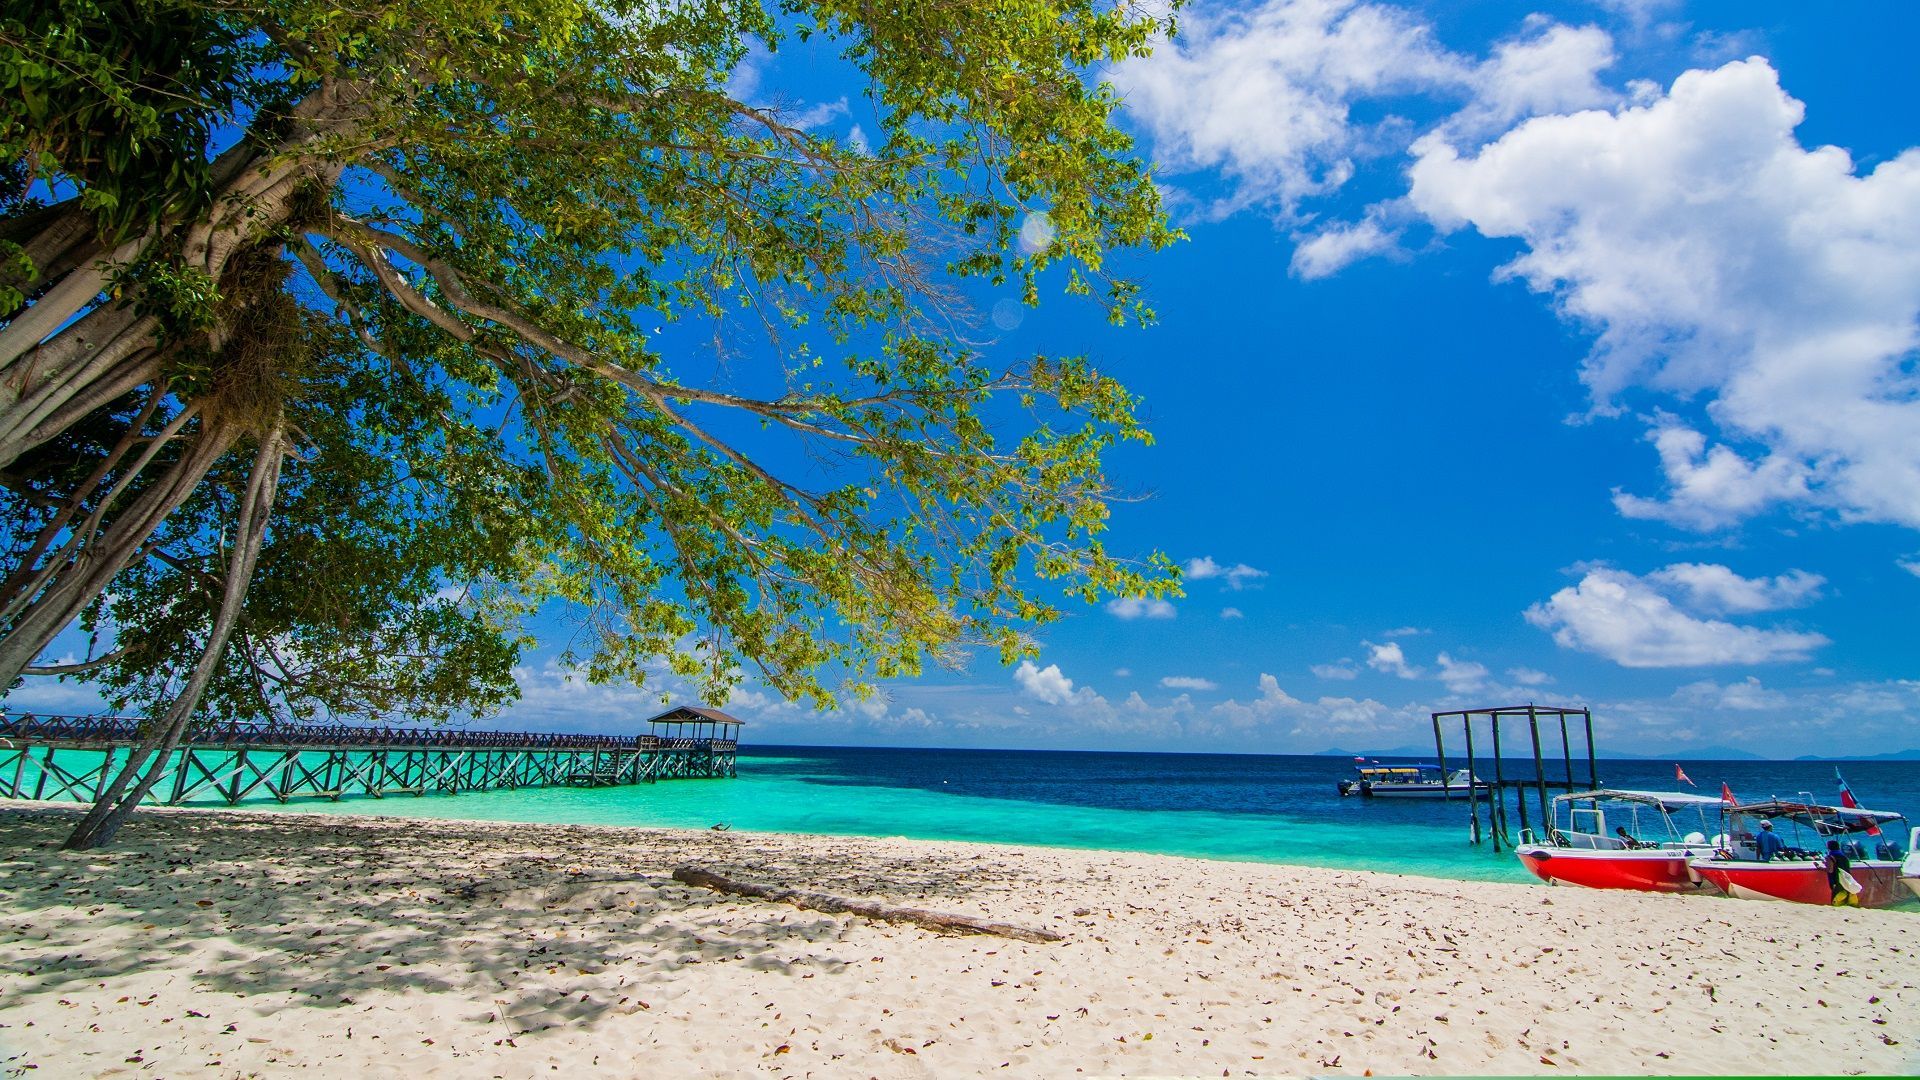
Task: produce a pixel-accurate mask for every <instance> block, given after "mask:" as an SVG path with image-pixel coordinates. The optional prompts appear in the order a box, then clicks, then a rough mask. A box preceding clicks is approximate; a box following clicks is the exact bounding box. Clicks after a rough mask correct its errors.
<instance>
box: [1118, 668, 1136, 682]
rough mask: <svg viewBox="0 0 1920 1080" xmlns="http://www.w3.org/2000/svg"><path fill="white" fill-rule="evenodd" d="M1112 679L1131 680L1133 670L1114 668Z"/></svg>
mask: <svg viewBox="0 0 1920 1080" xmlns="http://www.w3.org/2000/svg"><path fill="white" fill-rule="evenodd" d="M1113 677H1114V678H1116V679H1128V678H1132V677H1133V669H1132V668H1123V667H1122V668H1114V669H1113Z"/></svg>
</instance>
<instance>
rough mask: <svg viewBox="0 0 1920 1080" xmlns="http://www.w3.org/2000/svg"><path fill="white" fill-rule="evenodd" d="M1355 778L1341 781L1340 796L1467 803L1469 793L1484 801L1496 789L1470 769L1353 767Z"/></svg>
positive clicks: (1429, 766) (1434, 766)
mask: <svg viewBox="0 0 1920 1080" xmlns="http://www.w3.org/2000/svg"><path fill="white" fill-rule="evenodd" d="M1353 771H1354V774H1355V775H1354V776H1352V777H1350V778H1348V779H1345V780H1342V781H1340V794H1342V795H1365V796H1369V797H1371V798H1376V799H1464V798H1466V797H1467V793H1468V792H1471V791H1473V790H1475V789H1476V788H1477V789H1478V790H1479V791H1480V793H1481V795H1482V796H1483V797H1484V796H1485V795H1486V793H1487V792H1489V791H1491V790H1492V789H1493V785H1492V784H1489V783H1487V782H1486V781H1485V780H1480V779H1477V778H1475V777H1474V775H1473V773H1472V772H1471V771H1470V770H1467V769H1455V770H1453V771H1452V772H1447V771H1445V770H1443V769H1441V768H1440V766H1438V765H1381V764H1379V763H1377V762H1376V763H1374V764H1371V765H1367V764H1360V765H1356V766H1355V767H1354V770H1353Z"/></svg>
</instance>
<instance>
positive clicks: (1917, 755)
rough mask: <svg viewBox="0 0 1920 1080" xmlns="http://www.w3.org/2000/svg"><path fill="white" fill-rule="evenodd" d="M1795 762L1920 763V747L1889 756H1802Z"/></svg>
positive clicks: (1897, 751) (1896, 752)
mask: <svg viewBox="0 0 1920 1080" xmlns="http://www.w3.org/2000/svg"><path fill="white" fill-rule="evenodd" d="M1793 760H1795V761H1920V747H1915V748H1912V749H1908V750H1895V751H1893V752H1892V753H1888V754H1849V755H1847V756H1846V757H1824V756H1822V755H1820V754H1802V755H1800V756H1799V757H1797V758H1794V759H1793Z"/></svg>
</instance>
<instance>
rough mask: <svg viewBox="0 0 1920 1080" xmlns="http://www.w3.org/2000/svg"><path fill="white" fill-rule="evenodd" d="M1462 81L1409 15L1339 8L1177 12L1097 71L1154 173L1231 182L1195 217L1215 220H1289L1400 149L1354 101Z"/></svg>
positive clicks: (1389, 125) (1303, 4) (1289, 1)
mask: <svg viewBox="0 0 1920 1080" xmlns="http://www.w3.org/2000/svg"><path fill="white" fill-rule="evenodd" d="M1470 76H1471V70H1470V68H1469V67H1468V66H1467V65H1465V64H1464V63H1462V61H1460V59H1459V58H1457V57H1455V56H1453V55H1452V54H1450V53H1449V52H1448V51H1447V50H1446V49H1445V48H1443V47H1441V46H1440V45H1439V44H1438V42H1437V41H1436V40H1435V39H1434V36H1433V32H1432V29H1431V28H1430V27H1428V26H1427V25H1426V24H1425V23H1424V22H1422V21H1421V20H1419V19H1418V18H1416V17H1415V16H1413V15H1412V14H1410V13H1409V12H1407V11H1404V10H1402V9H1400V8H1396V7H1392V6H1389V5H1384V4H1361V3H1352V2H1343V0H1268V2H1266V3H1264V4H1261V5H1260V6H1258V7H1256V8H1253V9H1251V10H1240V11H1234V10H1225V9H1221V10H1215V11H1212V12H1203V11H1199V10H1194V11H1189V12H1188V13H1186V14H1185V15H1184V16H1183V17H1182V20H1181V33H1180V36H1179V37H1178V38H1176V39H1174V40H1172V41H1166V40H1162V41H1158V42H1156V43H1155V44H1154V49H1153V53H1152V55H1151V56H1149V57H1146V58H1142V59H1136V60H1129V61H1127V62H1125V63H1122V64H1120V65H1118V66H1117V67H1115V68H1114V70H1113V71H1112V72H1111V78H1112V81H1113V83H1114V85H1115V86H1116V87H1117V88H1118V89H1119V91H1120V93H1121V95H1122V96H1123V97H1124V98H1125V99H1126V102H1127V106H1128V115H1129V116H1130V117H1131V118H1132V119H1133V120H1134V122H1136V123H1138V124H1140V125H1141V126H1142V127H1144V128H1145V129H1146V130H1147V132H1148V134H1149V135H1151V136H1152V139H1153V146H1154V156H1155V157H1156V159H1157V160H1158V161H1159V162H1160V164H1161V166H1162V168H1163V170H1165V171H1166V172H1170V173H1178V172H1187V171H1192V170H1196V169H1212V170H1217V171H1218V172H1220V173H1222V174H1223V175H1225V176H1227V177H1228V178H1230V179H1231V180H1233V181H1234V184H1235V187H1234V191H1233V193H1232V194H1231V195H1230V196H1228V197H1226V198H1223V199H1221V200H1219V201H1218V202H1216V203H1215V204H1213V205H1212V206H1210V207H1208V208H1207V209H1208V211H1209V212H1210V213H1212V214H1214V215H1216V216H1223V215H1225V214H1228V213H1232V212H1234V211H1236V210H1239V209H1241V208H1243V207H1246V206H1250V205H1269V206H1273V207H1276V208H1278V209H1279V210H1280V211H1281V212H1282V213H1283V214H1290V213H1291V212H1292V208H1293V207H1294V206H1295V205H1296V204H1297V203H1298V202H1299V201H1300V200H1301V199H1303V198H1306V197H1308V196H1312V195H1319V194H1324V193H1327V192H1330V191H1334V190H1337V189H1338V188H1340V187H1341V186H1342V185H1343V184H1345V183H1346V182H1347V180H1348V178H1349V177H1351V176H1352V175H1353V171H1354V161H1355V159H1356V158H1360V157H1365V156H1371V155H1374V154H1377V153H1379V152H1380V144H1382V143H1392V142H1394V141H1396V139H1398V140H1399V141H1404V136H1396V131H1397V130H1398V129H1400V128H1402V127H1404V122H1403V121H1399V120H1397V119H1395V118H1392V117H1387V118H1383V119H1380V120H1376V121H1370V122H1362V121H1357V120H1355V118H1354V116H1353V111H1352V106H1353V104H1354V103H1355V102H1357V101H1363V100H1370V99H1381V98H1386V97H1390V96H1392V95H1396V94H1403V93H1408V92H1416V91H1422V90H1427V89H1430V88H1433V87H1437V86H1450V85H1458V84H1463V83H1465V82H1466V81H1467V80H1468V79H1469V78H1470Z"/></svg>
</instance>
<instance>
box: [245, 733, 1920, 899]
mask: <svg viewBox="0 0 1920 1080" xmlns="http://www.w3.org/2000/svg"><path fill="white" fill-rule="evenodd" d="M1684 764H1685V766H1686V769H1687V772H1688V774H1689V775H1690V776H1691V777H1692V778H1693V779H1694V780H1695V781H1697V782H1698V784H1699V785H1700V786H1699V788H1698V789H1697V790H1699V791H1700V792H1702V793H1705V794H1710V795H1711V794H1717V793H1718V792H1719V789H1720V784H1721V783H1722V782H1726V783H1728V784H1730V785H1731V786H1732V787H1733V789H1734V791H1735V792H1736V793H1737V794H1738V795H1739V796H1741V797H1742V798H1745V799H1757V798H1760V797H1764V796H1767V795H1777V796H1780V797H1783V798H1791V797H1794V796H1795V795H1797V794H1799V793H1802V792H1805V793H1808V794H1810V795H1811V796H1812V797H1813V798H1814V799H1816V800H1819V801H1823V802H1833V801H1837V798H1838V791H1837V787H1836V785H1835V782H1834V766H1833V765H1832V764H1830V763H1822V762H1779V761H1739V762H1731V761H1729V762H1699V761H1688V762H1685V763H1684ZM1531 766H1532V763H1531V762H1530V761H1529V762H1527V763H1525V765H1524V766H1522V765H1521V764H1520V763H1517V762H1514V763H1509V764H1508V766H1507V768H1508V776H1509V778H1510V779H1511V778H1512V777H1513V776H1514V775H1515V773H1517V772H1519V771H1521V770H1522V769H1524V770H1526V771H1527V772H1528V773H1529V774H1530V772H1531ZM1351 768H1352V766H1351V764H1350V763H1349V762H1348V760H1347V759H1344V758H1337V757H1296V756H1247V755H1226V754H1121V753H1072V752H1060V751H1023V750H900V749H884V748H824V747H754V748H747V749H745V750H743V751H742V754H741V758H740V775H739V777H738V778H736V779H732V780H676V781H671V782H666V783H660V784H647V785H638V786H630V787H617V788H535V789H528V790H521V791H494V792H472V793H467V794H461V795H427V796H422V797H413V796H389V797H387V798H383V799H374V798H367V797H359V798H349V799H344V800H342V801H340V802H337V803H336V802H329V801H326V800H315V799H304V800H297V801H294V802H291V803H288V804H286V805H285V806H280V805H278V804H276V803H274V802H273V801H272V800H271V799H262V800H249V801H247V802H246V803H243V805H245V806H248V807H250V808H260V809H282V810H286V811H290V812H323V813H366V814H387V815H398V816H417V817H435V818H475V819H481V820H490V821H526V822H547V823H565V824H588V825H651V826H671V827H683V828H704V827H707V826H710V825H713V824H717V823H725V824H727V825H730V826H731V827H732V828H734V829H738V830H743V831H764V832H799V833H830V834H845V835H866V836H907V837H916V838H921V839H931V840H975V841H984V842H989V843H1009V844H1032V845H1052V846H1061V847H1074V848H1097V849H1110V850H1123V851H1145V852H1158V853H1162V854H1169V855H1191V856H1202V857H1207V858H1221V859H1244V860H1254V861H1262V862H1282V863H1302V864H1309V865H1317V866H1334V867H1347V868H1359V869H1370V870H1391V871H1401V872H1406V873H1415V874H1424V875H1431V876H1436V877H1449V878H1461V879H1481V880H1507V881H1530V880H1532V879H1531V878H1530V877H1528V876H1527V875H1526V874H1525V873H1524V871H1522V870H1521V869H1520V867H1519V865H1518V863H1517V862H1516V861H1515V860H1514V859H1513V857H1512V855H1510V854H1506V853H1501V854H1495V853H1494V852H1493V851H1492V850H1491V847H1490V846H1487V845H1482V846H1479V847H1475V846H1474V845H1472V844H1470V843H1468V822H1467V806H1466V804H1465V802H1464V801H1453V802H1445V803H1442V802H1396V801H1391V800H1382V799H1361V798H1341V797H1340V796H1339V795H1338V794H1337V793H1336V791H1335V782H1336V781H1337V780H1339V779H1340V778H1341V777H1343V776H1347V775H1350V772H1351ZM1550 768H1559V766H1558V765H1557V763H1556V764H1554V765H1552V766H1550ZM1842 768H1843V769H1844V771H1845V773H1846V776H1847V779H1848V781H1849V782H1850V783H1851V784H1852V786H1853V790H1854V792H1855V794H1856V795H1857V796H1858V797H1859V798H1860V799H1861V801H1862V802H1864V803H1865V804H1866V805H1868V806H1872V807H1875V808H1877V809H1888V810H1897V811H1904V812H1908V813H1916V812H1920V763H1914V762H1858V763H1851V764H1844V765H1843V766H1842ZM1575 770H1576V771H1575V775H1576V777H1577V778H1578V779H1579V780H1581V781H1584V780H1585V773H1586V768H1585V763H1584V762H1581V763H1576V766H1575ZM1481 771H1482V773H1483V774H1485V773H1487V772H1490V771H1491V770H1490V768H1488V767H1486V766H1484V765H1483V767H1482V770H1481ZM1598 772H1599V778H1600V780H1601V781H1602V782H1603V783H1605V784H1608V785H1610V786H1614V787H1635V788H1649V789H1657V790H1672V789H1673V788H1674V787H1675V781H1674V776H1673V765H1672V763H1670V762H1649V761H1603V762H1601V763H1600V764H1599V770H1598ZM1689 790H1691V789H1689ZM1530 798H1532V796H1531V794H1530ZM1530 805H1537V803H1533V804H1530ZM1510 806H1511V804H1510ZM1508 815H1509V825H1510V827H1511V828H1512V829H1513V830H1514V831H1515V832H1517V831H1518V830H1519V827H1520V825H1519V816H1518V813H1517V811H1516V810H1514V809H1512V808H1510V809H1509V811H1508ZM1899 839H1900V840H1901V841H1902V842H1904V841H1905V839H1906V838H1905V836H1904V835H1902V836H1900V837H1899Z"/></svg>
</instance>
